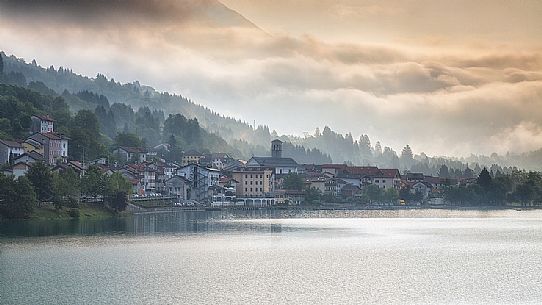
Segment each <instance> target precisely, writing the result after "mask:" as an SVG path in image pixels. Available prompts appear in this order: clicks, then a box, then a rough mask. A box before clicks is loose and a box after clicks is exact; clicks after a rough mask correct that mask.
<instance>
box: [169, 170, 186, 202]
mask: <svg viewBox="0 0 542 305" xmlns="http://www.w3.org/2000/svg"><path fill="white" fill-rule="evenodd" d="M164 190H165V194H166V195H167V196H171V197H175V198H176V200H179V201H183V200H190V181H189V180H188V179H186V178H185V177H182V176H173V177H171V178H169V179H167V180H166V181H165V187H164Z"/></svg>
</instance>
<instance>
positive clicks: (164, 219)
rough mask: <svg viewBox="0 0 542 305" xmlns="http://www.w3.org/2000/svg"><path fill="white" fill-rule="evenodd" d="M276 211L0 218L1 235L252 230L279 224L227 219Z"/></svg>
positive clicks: (272, 228) (276, 228)
mask: <svg viewBox="0 0 542 305" xmlns="http://www.w3.org/2000/svg"><path fill="white" fill-rule="evenodd" d="M279 216H280V215H278V213H276V212H275V211H265V210H261V211H237V212H235V213H232V212H220V211H212V212H210V211H207V212H203V211H198V212H196V211H179V212H168V213H150V214H139V215H134V216H129V217H119V218H108V219H81V220H40V221H37V220H26V221H20V220H16V221H3V222H0V236H2V237H39V236H54V235H100V234H133V235H152V234H167V233H187V234H188V233H190V234H191V233H204V232H213V233H217V232H236V231H243V232H246V231H254V232H271V233H280V232H282V227H281V225H279V224H256V223H240V222H228V221H221V220H228V219H232V218H276V217H279Z"/></svg>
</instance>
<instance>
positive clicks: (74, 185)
mask: <svg viewBox="0 0 542 305" xmlns="http://www.w3.org/2000/svg"><path fill="white" fill-rule="evenodd" d="M53 191H54V194H53V197H54V203H55V206H56V207H57V208H59V207H62V206H64V205H66V204H68V205H70V207H75V206H74V205H77V201H78V200H79V195H80V193H81V182H80V179H79V175H77V173H76V172H75V171H74V170H73V169H71V168H68V169H66V170H64V171H61V172H59V173H56V174H53Z"/></svg>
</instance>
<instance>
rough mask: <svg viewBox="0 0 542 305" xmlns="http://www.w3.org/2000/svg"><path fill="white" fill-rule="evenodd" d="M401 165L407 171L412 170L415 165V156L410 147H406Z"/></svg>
mask: <svg viewBox="0 0 542 305" xmlns="http://www.w3.org/2000/svg"><path fill="white" fill-rule="evenodd" d="M401 163H402V164H403V166H404V168H406V169H410V168H411V166H412V164H413V163H414V154H413V153H412V149H411V148H410V146H409V145H407V146H405V147H404V148H403V151H402V152H401Z"/></svg>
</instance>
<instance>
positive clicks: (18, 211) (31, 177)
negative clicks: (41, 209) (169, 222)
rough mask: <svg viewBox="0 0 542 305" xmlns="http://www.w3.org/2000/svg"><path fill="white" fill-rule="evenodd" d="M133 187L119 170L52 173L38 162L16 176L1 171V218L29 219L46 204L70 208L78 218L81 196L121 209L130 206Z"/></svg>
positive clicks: (69, 169) (69, 210)
mask: <svg viewBox="0 0 542 305" xmlns="http://www.w3.org/2000/svg"><path fill="white" fill-rule="evenodd" d="M131 189H132V187H131V184H130V182H129V181H128V180H126V178H124V177H123V176H122V175H121V174H120V173H113V174H111V175H107V174H105V173H102V172H101V171H100V169H99V168H97V167H93V166H91V167H90V168H89V169H88V170H87V171H86V172H85V174H84V175H83V176H80V175H79V174H77V173H76V172H75V171H74V170H73V169H71V168H67V169H65V170H62V171H58V172H52V171H51V169H50V168H49V167H48V166H47V165H45V164H44V163H42V162H36V163H33V164H32V166H31V168H30V169H29V171H28V172H27V174H26V175H25V176H21V177H19V178H17V179H13V178H12V177H8V176H5V175H4V174H0V217H4V218H8V219H10V218H28V217H30V216H31V215H32V212H33V210H34V209H35V208H36V207H37V206H40V205H43V204H52V205H53V206H54V207H55V208H56V209H58V210H61V209H68V212H69V214H70V216H72V217H78V216H79V204H80V198H81V197H82V196H83V197H85V196H88V197H92V198H95V199H96V200H99V201H102V202H104V203H105V204H106V205H107V206H109V207H110V208H111V209H113V210H115V211H117V212H120V211H123V210H124V209H125V208H126V206H127V205H128V195H129V194H130V192H131Z"/></svg>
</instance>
